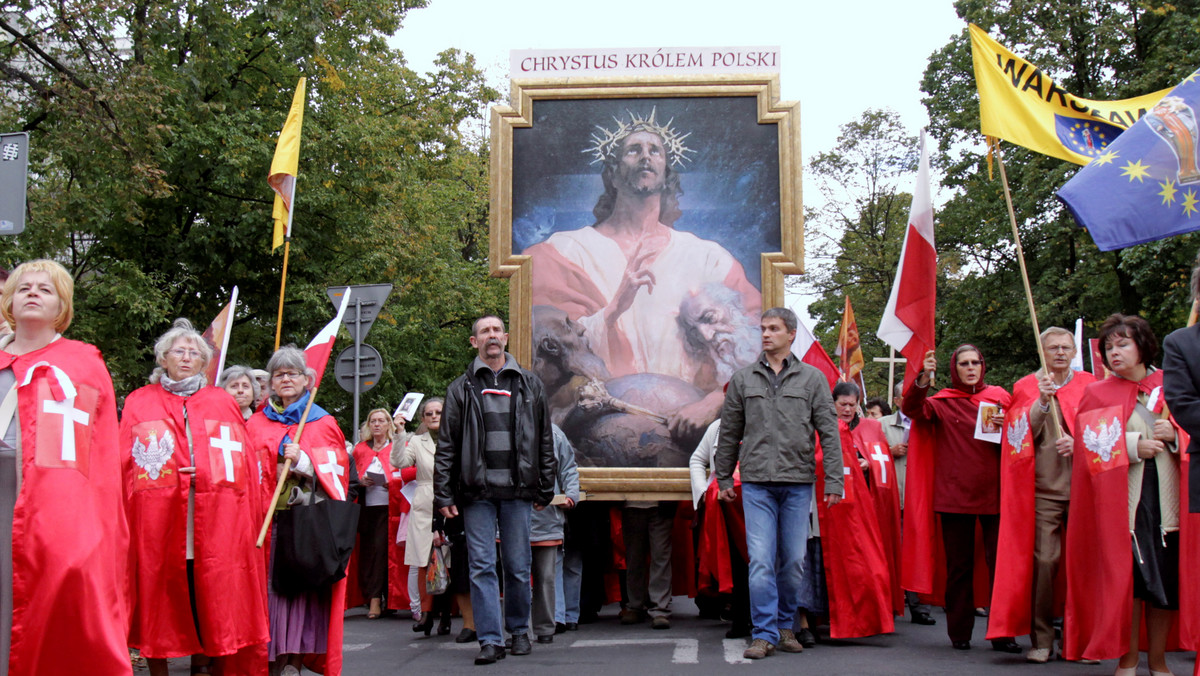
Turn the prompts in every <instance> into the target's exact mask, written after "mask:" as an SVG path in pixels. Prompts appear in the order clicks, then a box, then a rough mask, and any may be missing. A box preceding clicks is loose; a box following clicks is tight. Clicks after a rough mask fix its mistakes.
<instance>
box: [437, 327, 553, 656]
mask: <svg viewBox="0 0 1200 676" xmlns="http://www.w3.org/2000/svg"><path fill="white" fill-rule="evenodd" d="M471 333H472V335H471V346H472V347H474V348H475V349H476V350H477V351H478V352H479V356H478V357H476V358H475V359H474V360H473V361H472V363H471V366H470V367H469V368H468V369H467V372H466V373H464V374H463V375H461V376H459V377H458V378H457V379H456V380H455V381H454V382H453V383H451V384H450V387H449V389H448V390H447V391H446V403H445V408H444V409H443V411H442V426H441V430H440V431H439V434H438V448H437V454H436V455H435V458H434V473H433V494H434V506H435V507H437V508H438V509H439V510H440V511H441V513H442V515H443V516H445V517H447V518H451V517H454V516H457V515H458V513H459V509H460V508H461V510H462V513H463V522H464V526H465V529H466V536H467V559H468V566H469V569H470V575H471V605H472V606H473V608H474V612H475V631H476V633H477V634H478V636H479V645H480V652H479V655H478V656H476V658H475V663H476V664H491V663H493V662H495V661H496V660H499V659H503V658H504V655H505V649H504V644H503V633H502V632H501V614H500V587H499V579H498V577H497V575H496V546H495V542H496V531H497V526H498V527H499V532H500V550H501V551H500V555H501V557H503V559H504V582H505V584H504V590H505V594H504V615H503V618H504V620H503V621H504V628H505V629H507V630H508V632H509V634H511V636H512V644H511V649H510V651H511V653H512V654H513V655H528V654H529V653H530V650H531V648H530V642H529V634H528V630H529V605H530V588H529V579H530V577H529V575H530V563H531V554H530V549H529V519H530V514H531V508H532V509H537V510H541V509H542V508H544V507H545V506H546V505H548V504H550V500H551V499H552V498H553V497H554V476H555V469H556V467H555V464H556V463H555V458H554V442H553V437H552V432H551V428H550V409H549V407H548V406H547V404H546V394H545V388H544V387H543V386H542V381H541V380H539V379H538V377H537V376H535V375H534V374H533V373H531V372H529V371H527V370H525V369H523V368H521V367H520V365H518V364H517V361H516V359H514V358H513V356H512V355H511V354H509V353H508V352H506V351H505V348H506V347H507V346H508V334H507V333H505V331H504V321H503V320H502V319H500V318H499V317H496V316H494V315H489V316H485V317H480V318H479V319H477V320H476V321H475V324H474V326H473V327H472V331H471Z"/></svg>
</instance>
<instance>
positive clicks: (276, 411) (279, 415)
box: [262, 392, 329, 456]
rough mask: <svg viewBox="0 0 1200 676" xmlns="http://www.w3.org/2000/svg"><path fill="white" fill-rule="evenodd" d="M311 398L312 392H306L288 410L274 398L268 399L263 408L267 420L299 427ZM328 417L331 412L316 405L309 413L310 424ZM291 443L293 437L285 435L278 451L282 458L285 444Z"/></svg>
mask: <svg viewBox="0 0 1200 676" xmlns="http://www.w3.org/2000/svg"><path fill="white" fill-rule="evenodd" d="M310 396H312V393H311V392H305V393H304V395H303V396H301V397H300V398H299V399H297V400H296V401H293V402H292V403H291V405H290V406H288V407H287V408H283V407H282V405H281V404H280V403H279V402H276V401H275V399H273V398H272V399H268V400H267V405H266V406H263V409H262V410H263V414H264V415H266V416H267V420H273V421H275V422H277V423H283V424H284V425H288V426H291V425H299V424H300V416H302V415H304V407H305V406H307V405H308V398H309V397H310ZM327 415H329V411H326V410H325V409H323V408H321V407H320V406H318V405H317V404H316V403H314V404H313V405H312V408H311V409H310V410H309V411H308V422H312V421H314V420H316V419H318V418H323V417H325V416H327ZM290 443H292V435H290V434H285V435H283V440H281V441H280V442H279V448H278V449H277V450H278V451H279V455H280V456H282V455H283V446H284V444H290Z"/></svg>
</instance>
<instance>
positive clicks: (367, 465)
mask: <svg viewBox="0 0 1200 676" xmlns="http://www.w3.org/2000/svg"><path fill="white" fill-rule="evenodd" d="M395 432H396V425H395V423H393V422H392V416H390V415H388V412H387V409H382V408H377V409H375V410H373V411H371V412H370V413H368V414H367V422H365V423H363V426H362V429H361V430H359V435H358V438H359V439H362V441H360V442H358V444H356V445H355V446H354V451H353V456H354V465H355V467H357V468H358V476H359V480H360V481H362V485H363V486H364V490H363V498H362V506H363V507H362V511H361V512H359V515H358V543H357V546H356V547H355V548H354V555H353V556H352V557H351V558H350V569H351V570H354V571H356V572H357V573H358V575H357V578H358V579H357V580H356V581H357V582H358V590H357V591H358V593H359V594H361V597H360V596H356V595H355V594H354V593H353V592H348V594H349V596H350V598H351V599H353V601H354V602H347V604H346V605H347V606H352V605H355V606H356V605H359V604H360V603H361V602H362V601H361V599H366V600H367V602H368V604H369V605H368V607H367V619H368V620H374V619H378V618H379V616H380V615H381V614H382V613H383V598H384V595H385V594H386V593H387V590H388V572H389V571H388V552H389V550H391V549H392V547H391V546H389V542H388V515H389V511H390V509H389V506H388V503H389V495H388V486H389V485H390V484H391V482H392V479H391V476H392V463H391V460H390V459H389V456H390V455H391V452H392V436H393V435H394V434H395ZM376 461H378V463H376ZM374 476H382V477H383V478H384V483H383V484H379V483H376V481H377V480H376V479H375V478H372V477H374ZM347 586H349V585H347Z"/></svg>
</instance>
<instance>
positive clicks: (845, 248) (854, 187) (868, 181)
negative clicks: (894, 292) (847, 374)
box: [803, 109, 918, 395]
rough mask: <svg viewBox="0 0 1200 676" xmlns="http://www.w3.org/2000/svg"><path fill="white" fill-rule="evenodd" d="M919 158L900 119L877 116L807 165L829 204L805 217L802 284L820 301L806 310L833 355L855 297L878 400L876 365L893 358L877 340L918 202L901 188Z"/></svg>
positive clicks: (868, 114) (880, 379)
mask: <svg viewBox="0 0 1200 676" xmlns="http://www.w3.org/2000/svg"><path fill="white" fill-rule="evenodd" d="M917 158H918V148H917V139H916V137H914V136H912V135H910V134H908V133H907V131H906V130H905V129H904V127H903V125H902V124H901V123H900V121H899V120H898V119H897V118H896V113H895V112H893V111H890V110H887V109H871V110H867V111H865V112H863V114H862V115H861V116H860V117H859V118H858V119H857V120H853V121H851V122H847V123H846V124H844V125H842V127H841V133H840V134H839V135H838V141H837V146H835V147H834V148H833V149H832V150H830V151H826V152H821V153H818V154H817V155H816V156H815V157H813V158H812V159H810V160H809V163H808V171H809V174H810V175H812V176H815V177H816V183H817V186H818V189H819V190H820V192H821V195H822V197H823V198H824V203H823V205H822V207H821V208H819V209H811V210H809V212H808V213H807V217H806V220H807V222H808V223H809V226H810V228H809V230H808V232H809V234H810V242H811V244H812V245H811V246H810V248H809V251H810V252H811V254H812V255H811V256H810V260H814V261H815V262H816V265H813V266H812V270H811V272H810V274H809V275H808V276H807V278H805V279H804V280H803V284H804V286H805V287H807V289H809V290H811V291H812V292H814V293H816V294H817V295H818V296H819V300H817V301H815V302H813V303H812V304H810V305H809V306H808V311H809V314H810V315H812V316H813V317H814V318H815V319H817V330H816V335H817V337H818V338H820V339H821V342H822V344H823V345H825V346H827V348H828V349H827V351H828V352H829V353H830V354H833V349H832V346H834V345H836V344H837V340H838V330H839V328H840V326H841V321H842V309H843V305H844V298H845V297H846V296H849V297H850V301H851V303H852V304H853V306H854V313H855V318H856V320H857V322H858V329H859V336H860V339H861V341H862V349H863V355H864V356H865V357H866V358H867V360H868V361H867V368H866V369H864V372H863V375H864V381H865V384H866V386H867V390H868V392H870V393H871V394H872V395H874V394H876V393H883V392H885V391H886V389H887V371H886V370H885V369H879V368H877V367H875V365H874V364H872V363H871V362H870V359H871V358H872V357H875V356H886V355H887V354H888V347H887V346H886V345H885V344H884V343H883V342H882V341H880V340H879V339H878V338H876V337H875V327H877V326H879V320H880V317H881V316H882V315H883V310H884V307H885V306H886V305H887V300H888V295H889V294H890V293H891V289H892V280H893V279H894V278H895V275H896V265H897V263H898V261H899V259H900V246H901V244H902V243H903V241H904V232H905V229H906V226H907V223H908V210H909V205H910V204H911V202H912V195H911V194H909V193H907V192H904V191H903V189H904V188H910V187H911V184H912V181H913V178H914V176H915V172H916V168H917ZM900 373H901V375H903V369H900Z"/></svg>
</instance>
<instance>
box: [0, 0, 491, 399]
mask: <svg viewBox="0 0 1200 676" xmlns="http://www.w3.org/2000/svg"><path fill="white" fill-rule="evenodd" d="M423 5H424V1H423V0H385V1H384V2H377V3H338V2H334V3H328V2H316V1H313V0H281V1H280V2H272V3H266V2H262V1H261V0H232V1H228V2H221V3H217V2H207V1H203V0H201V1H199V2H197V1H196V0H168V1H167V2H154V3H152V2H148V1H147V0H136V1H135V2H134V3H132V4H130V5H127V6H126V5H122V4H121V3H105V2H98V1H95V0H84V1H83V2H82V3H72V4H70V5H63V4H61V3H54V2H48V1H47V0H5V4H4V10H3V11H2V12H0V16H2V17H4V18H0V31H2V32H0V35H4V36H5V37H7V38H8V39H7V41H6V42H4V43H3V44H0V78H2V79H3V81H4V83H5V87H6V90H7V91H8V92H10V93H9V94H8V95H6V96H5V97H4V98H3V100H2V101H0V128H9V129H11V128H20V129H24V130H26V131H29V132H31V138H32V141H31V146H32V149H33V152H32V156H31V165H30V168H31V178H32V180H31V185H30V190H29V214H28V222H29V228H28V230H27V232H26V233H25V234H23V235H21V236H18V237H14V238H5V239H4V240H3V241H0V260H8V261H10V262H18V261H20V260H25V259H29V258H32V257H39V256H46V257H53V258H55V259H57V260H59V261H61V262H63V263H64V264H66V265H67V267H68V269H70V270H71V272H72V273H73V274H74V276H75V278H76V282H77V286H76V307H77V309H78V313H77V320H76V323H75V325H74V326H73V327H72V328H71V330H70V335H71V336H72V337H75V338H79V339H81V340H87V341H90V342H94V343H96V344H97V345H98V346H100V347H101V349H102V350H103V352H104V354H105V356H106V358H107V360H108V364H109V368H110V370H111V371H112V372H113V377H114V382H115V384H116V387H117V391H118V393H124V392H128V391H129V390H131V389H133V388H134V387H137V386H140V385H141V384H143V383H144V382H145V376H146V374H147V373H149V371H150V369H151V368H152V366H153V363H152V361H153V357H152V354H151V350H150V346H151V344H152V341H153V339H154V338H155V337H156V336H157V335H159V334H160V333H162V332H163V331H164V330H165V329H166V328H167V327H168V326H169V325H170V322H171V321H172V320H173V318H174V317H176V316H186V317H189V318H191V319H192V320H193V322H194V323H196V324H197V325H205V324H207V323H208V321H210V320H211V318H212V317H213V316H214V315H215V313H216V312H217V310H218V309H219V308H220V306H221V305H223V304H224V303H225V302H227V300H228V295H229V291H230V289H231V288H232V286H233V285H234V284H237V285H238V286H239V287H240V290H241V301H242V304H243V306H242V307H243V310H241V311H240V312H239V319H238V321H237V325H236V327H235V329H234V333H233V340H232V344H231V347H230V360H229V363H239V362H244V363H250V364H254V365H258V366H261V365H262V364H263V362H264V361H265V360H266V357H267V356H268V355H269V353H270V350H271V347H272V343H273V337H274V326H275V315H276V304H277V302H278V293H279V276H280V268H281V256H280V255H279V253H281V252H276V253H271V252H269V242H270V232H271V216H270V209H271V201H272V194H271V192H270V190H269V189H268V188H267V186H266V182H265V180H266V175H267V169H268V167H269V165H270V160H271V154H272V152H273V151H274V141H275V138H276V136H277V135H278V133H279V129H280V128H281V126H282V124H283V120H284V117H285V115H286V112H287V109H288V106H289V104H290V100H291V96H292V92H293V90H294V88H295V86H296V82H297V80H298V78H299V77H300V76H302V75H303V76H307V77H308V80H309V88H308V89H309V99H308V106H307V111H306V115H305V120H304V129H303V134H302V142H301V157H300V175H299V177H298V186H299V187H298V191H297V200H296V212H295V228H294V233H293V242H292V251H291V262H290V266H289V267H290V269H289V274H288V287H287V305H286V308H285V311H284V322H283V342H284V343H288V342H295V343H297V344H299V345H301V346H302V345H304V344H305V343H306V342H307V340H308V339H309V338H310V337H311V335H312V334H313V333H314V332H315V331H316V330H317V329H318V328H319V327H320V326H321V325H322V324H324V322H326V321H328V319H329V318H330V317H331V316H332V314H333V308H332V306H331V305H329V303H328V301H327V300H326V299H325V294H324V287H325V286H326V285H341V284H362V283H377V282H385V281H386V282H394V283H395V284H396V290H395V291H394V292H393V295H392V298H391V299H390V301H389V303H388V305H387V306H386V308H385V309H384V312H383V314H382V316H381V317H380V320H379V321H378V322H377V323H376V325H375V328H373V330H372V332H371V334H370V340H371V342H372V344H375V345H376V346H377V347H378V348H379V349H380V351H381V352H382V353H383V355H384V359H385V363H386V368H385V373H384V377H383V379H382V381H381V385H380V387H378V388H376V390H374V391H372V392H371V393H370V394H369V395H368V396H367V397H366V398H365V399H364V405H365V406H367V407H369V406H372V405H375V404H377V403H378V404H384V403H385V402H393V403H394V402H396V401H398V400H399V397H400V395H401V394H402V393H403V392H404V390H405V389H409V388H412V389H420V390H422V391H427V392H431V393H433V392H437V391H439V390H440V389H441V388H443V387H444V386H445V384H446V383H447V382H448V381H449V379H450V378H451V377H453V375H454V374H456V373H457V371H458V370H459V369H460V368H461V364H462V363H465V360H466V357H465V351H466V348H467V346H466V341H465V340H463V337H464V333H465V331H464V327H466V326H469V324H470V321H471V319H472V318H473V317H474V316H475V315H476V314H478V313H480V312H482V311H496V310H499V309H501V308H502V307H503V305H504V289H503V285H502V283H500V282H499V281H495V280H489V279H488V278H487V262H486V250H485V249H484V248H483V243H484V242H485V241H486V238H485V233H486V227H487V226H486V224H487V181H486V166H487V149H486V147H485V146H484V144H483V143H482V142H481V141H479V140H478V139H472V138H468V137H465V136H464V134H463V133H462V132H461V131H460V129H461V126H462V124H463V122H464V121H465V120H467V119H468V118H469V117H471V116H472V115H475V114H477V112H478V111H479V109H480V106H482V105H486V104H487V103H488V102H490V101H493V100H495V99H496V98H497V93H496V92H495V91H494V90H492V89H491V88H489V87H487V86H486V85H485V84H484V81H483V77H482V74H481V73H480V71H479V70H478V69H477V68H476V67H475V63H474V59H473V58H472V57H471V56H470V55H465V54H462V53H459V52H457V51H455V50H448V51H446V52H444V53H443V54H442V55H441V56H440V58H439V59H438V61H437V62H436V64H435V69H434V70H433V72H430V73H427V74H424V75H422V74H418V73H416V72H414V71H413V70H411V69H410V68H408V67H407V65H406V64H405V62H404V58H403V55H402V54H401V53H400V52H399V51H397V50H394V49H391V48H389V47H388V45H387V42H386V39H385V38H386V36H388V35H390V34H392V33H395V32H396V31H397V30H399V28H400V23H401V20H402V18H403V17H404V15H405V13H406V12H407V11H408V10H409V9H412V8H414V7H421V6H423ZM343 335H346V334H345V333H343ZM344 344H345V343H344ZM325 382H326V383H332V382H333V380H332V378H329V379H327V380H326V381H325ZM325 390H326V394H323V395H322V401H323V403H324V404H325V405H326V406H327V407H330V408H332V409H334V410H338V409H341V408H344V407H345V405H346V402H347V401H348V398H347V397H346V396H345V395H344V394H342V393H340V392H338V391H337V388H335V387H329V388H325ZM343 419H344V418H343Z"/></svg>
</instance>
